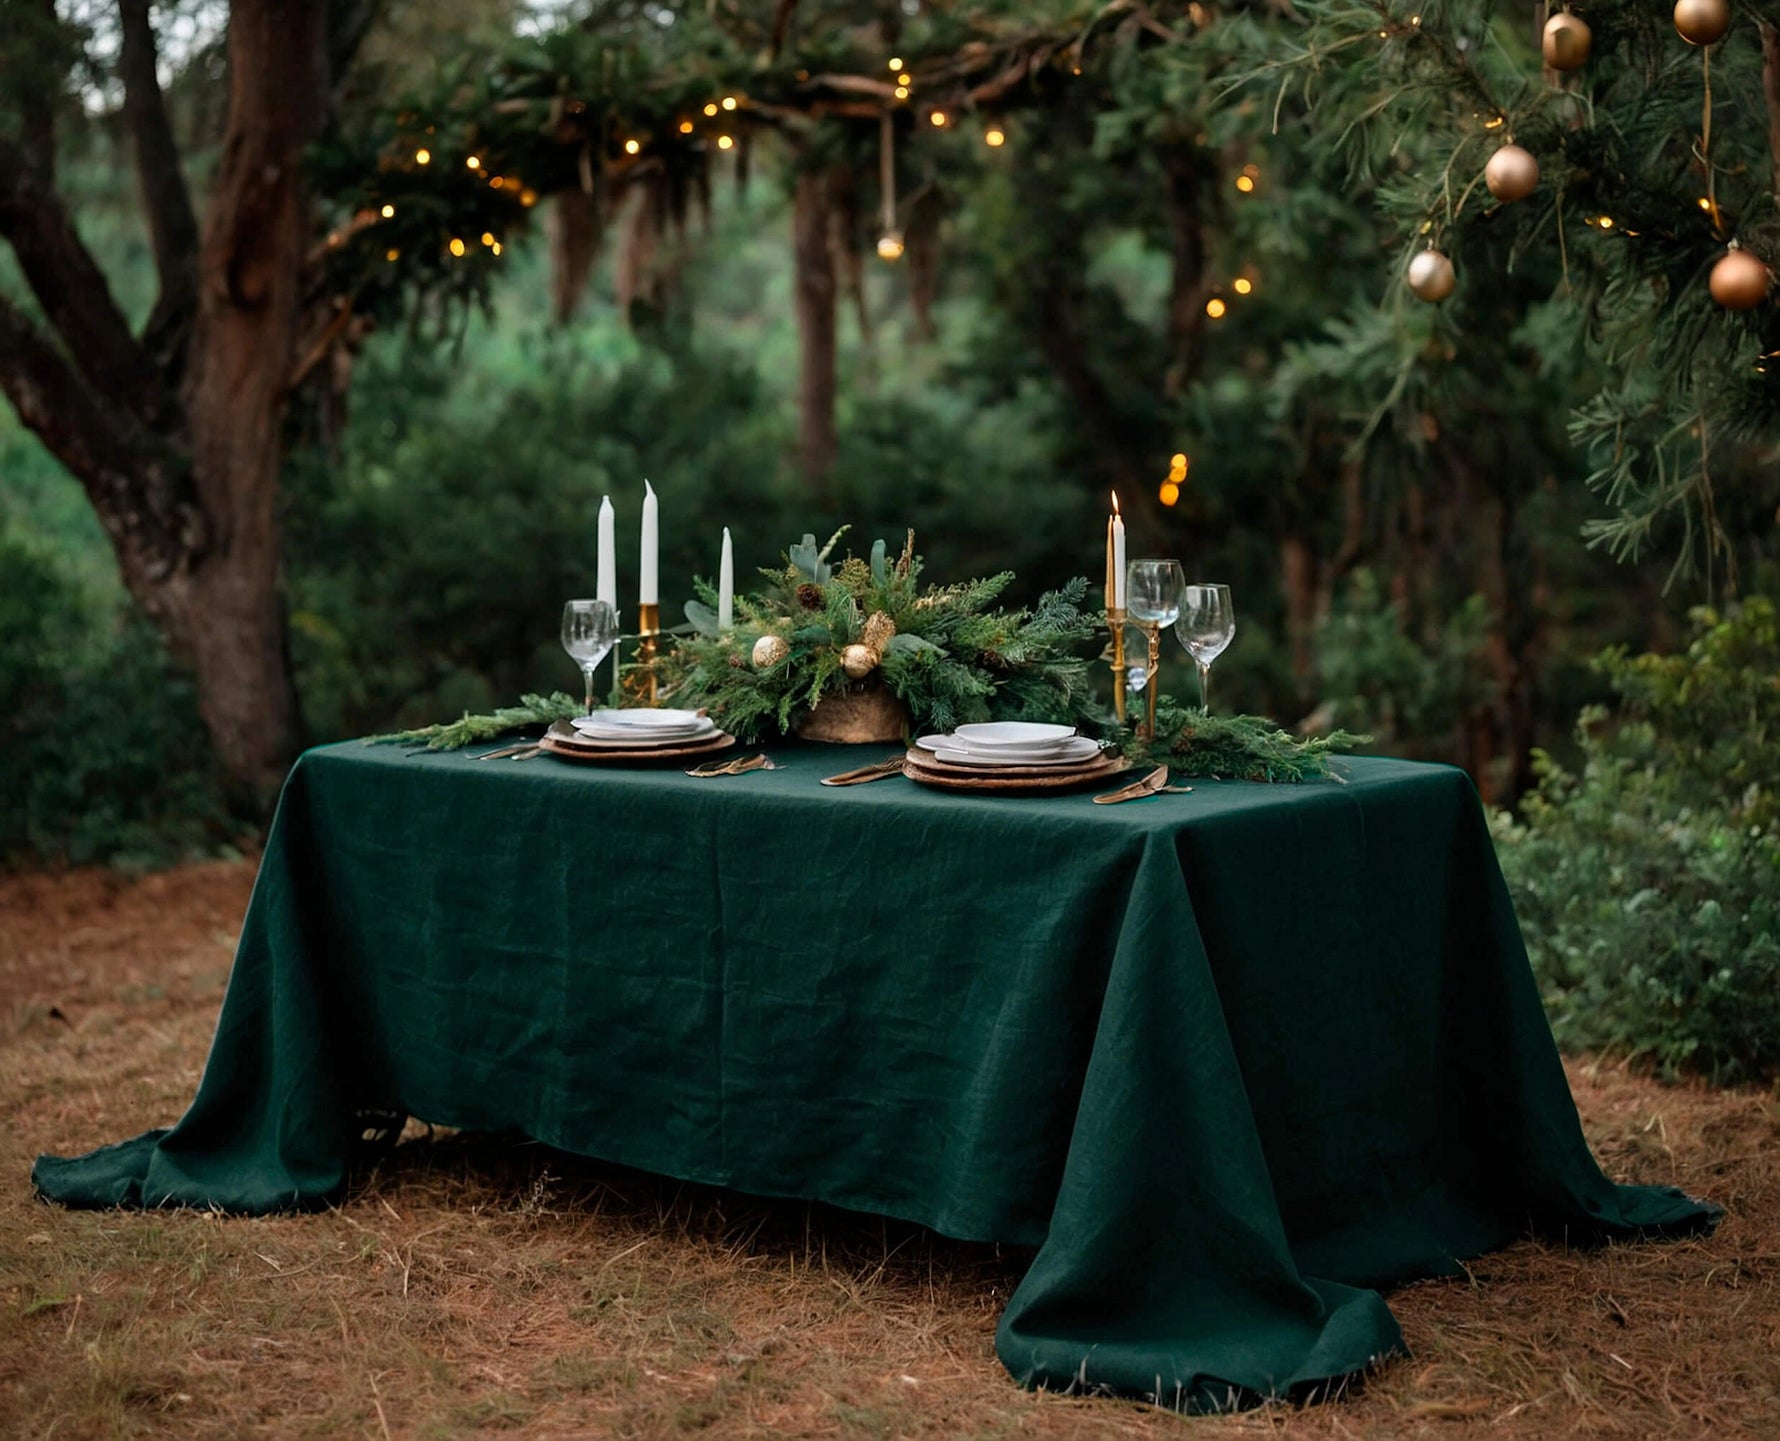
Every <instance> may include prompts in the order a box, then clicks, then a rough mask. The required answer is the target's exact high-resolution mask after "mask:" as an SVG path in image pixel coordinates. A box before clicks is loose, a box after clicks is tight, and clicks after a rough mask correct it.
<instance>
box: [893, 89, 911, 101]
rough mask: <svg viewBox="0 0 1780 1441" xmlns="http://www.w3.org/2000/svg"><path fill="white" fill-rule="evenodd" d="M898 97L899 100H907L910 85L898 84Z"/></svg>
mask: <svg viewBox="0 0 1780 1441" xmlns="http://www.w3.org/2000/svg"><path fill="white" fill-rule="evenodd" d="M896 98H897V99H898V100H907V99H908V98H909V87H908V86H906V85H898V86H897V87H896Z"/></svg>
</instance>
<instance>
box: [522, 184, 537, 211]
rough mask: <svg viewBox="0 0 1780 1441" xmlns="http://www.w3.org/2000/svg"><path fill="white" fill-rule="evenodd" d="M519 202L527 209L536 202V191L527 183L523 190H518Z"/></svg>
mask: <svg viewBox="0 0 1780 1441" xmlns="http://www.w3.org/2000/svg"><path fill="white" fill-rule="evenodd" d="M519 203H520V204H521V205H523V206H524V207H525V208H526V209H527V210H530V209H531V208H532V206H534V205H536V204H537V203H538V192H537V191H535V190H533V189H532V188H531V187H530V186H529V185H528V186H526V188H525V189H524V190H521V191H520V192H519Z"/></svg>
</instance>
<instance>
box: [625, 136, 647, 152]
mask: <svg viewBox="0 0 1780 1441" xmlns="http://www.w3.org/2000/svg"><path fill="white" fill-rule="evenodd" d="M642 148H643V142H642V141H641V140H626V141H625V142H624V153H625V154H626V155H636V154H638V153H639V152H640V151H641V150H642Z"/></svg>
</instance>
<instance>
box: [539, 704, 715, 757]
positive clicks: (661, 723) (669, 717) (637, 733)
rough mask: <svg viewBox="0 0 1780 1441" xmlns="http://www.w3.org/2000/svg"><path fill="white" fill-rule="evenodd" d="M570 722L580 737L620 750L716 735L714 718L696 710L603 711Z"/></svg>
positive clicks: (692, 742) (677, 743) (684, 743)
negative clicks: (712, 719)
mask: <svg viewBox="0 0 1780 1441" xmlns="http://www.w3.org/2000/svg"><path fill="white" fill-rule="evenodd" d="M569 724H570V725H572V726H573V727H574V728H575V734H576V738H577V739H578V740H580V741H582V742H584V743H586V744H588V745H593V746H611V747H613V748H614V749H619V750H646V749H647V750H652V749H654V748H656V747H658V746H659V747H661V748H663V749H666V748H668V747H671V746H688V745H696V744H697V743H698V742H700V741H706V740H709V739H711V737H712V736H714V735H716V734H717V727H716V725H715V724H713V723H712V721H711V718H710V717H709V716H707V715H702V714H701V713H699V712H698V711H695V710H642V709H638V710H602V711H595V712H594V713H593V714H592V715H590V716H576V717H575V718H574V719H573V720H572V721H570V722H569Z"/></svg>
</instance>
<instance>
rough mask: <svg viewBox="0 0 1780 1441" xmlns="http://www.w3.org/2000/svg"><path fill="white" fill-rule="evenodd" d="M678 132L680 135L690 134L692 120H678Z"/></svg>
mask: <svg viewBox="0 0 1780 1441" xmlns="http://www.w3.org/2000/svg"><path fill="white" fill-rule="evenodd" d="M680 133H681V134H682V135H690V134H692V122H691V121H690V120H682V121H681V122H680Z"/></svg>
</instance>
